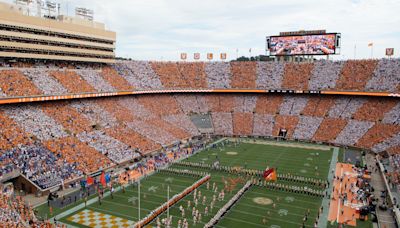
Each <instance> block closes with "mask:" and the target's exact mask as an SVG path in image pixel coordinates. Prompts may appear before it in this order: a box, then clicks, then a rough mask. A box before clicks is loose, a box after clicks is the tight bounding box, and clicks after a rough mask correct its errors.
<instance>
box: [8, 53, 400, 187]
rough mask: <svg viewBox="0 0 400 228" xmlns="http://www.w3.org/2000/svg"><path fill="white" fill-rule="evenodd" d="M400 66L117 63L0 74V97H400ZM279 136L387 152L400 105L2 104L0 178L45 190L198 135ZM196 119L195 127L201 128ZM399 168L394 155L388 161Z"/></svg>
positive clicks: (282, 100)
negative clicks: (17, 178) (19, 178)
mask: <svg viewBox="0 0 400 228" xmlns="http://www.w3.org/2000/svg"><path fill="white" fill-rule="evenodd" d="M399 84H400V64H399V61H398V60H387V59H386V60H357V61H352V60H348V61H338V62H331V61H317V62H314V63H300V64H297V63H273V62H231V63H225V62H210V63H200V62H198V63H186V62H147V61H118V62H117V63H116V64H113V65H109V66H101V67H100V66H98V67H86V68H85V67H79V68H78V67H76V68H74V69H72V68H71V67H68V66H67V67H60V66H57V67H54V66H53V67H35V66H33V65H31V66H29V67H26V66H24V67H19V68H16V67H7V68H1V69H0V98H1V97H2V98H5V97H14V96H31V95H44V94H46V95H50V94H51V95H56V94H68V93H78V94H79V93H87V92H112V91H126V90H133V89H143V90H155V89H166V88H169V89H177V88H180V89H187V88H189V89H202V88H205V89H210V88H245V89H295V90H307V89H308V90H320V89H323V90H340V91H345V90H351V91H385V92H399V88H400V85H399ZM199 116H200V117H201V116H203V117H201V118H200V119H199V121H200V122H201V121H202V120H201V119H202V118H203V119H204V118H205V117H207V118H208V116H209V117H210V120H211V124H208V125H209V126H210V127H207V128H211V129H212V132H211V133H214V134H217V135H228V136H231V135H249V136H278V135H279V133H280V131H281V130H282V129H285V130H286V131H287V137H288V138H289V139H298V140H307V141H321V142H326V143H335V144H339V145H346V146H356V147H360V148H365V149H369V150H372V151H374V152H381V151H389V152H391V153H393V154H395V153H396V152H398V151H399V146H400V101H399V99H397V98H391V97H384V98H382V97H368V96H338V95H335V96H333V95H332V96H328V95H319V94H309V95H303V94H252V93H249V94H243V93H164V94H157V93H156V94H144V95H137V96H120V97H103V98H91V99H77V100H70V101H55V102H41V103H39V102H38V103H24V104H15V105H2V106H0V164H1V166H0V178H1V177H2V176H4V175H6V174H7V173H10V172H13V171H14V170H19V171H20V172H21V173H22V174H24V175H25V176H26V177H27V178H29V179H30V180H31V181H32V182H34V183H36V184H37V185H38V186H40V187H41V188H43V189H46V188H49V187H52V186H55V185H57V184H59V183H60V182H61V181H62V180H64V181H68V180H71V179H74V178H76V177H79V176H82V175H84V174H88V173H92V172H95V171H97V170H100V169H102V168H107V167H112V166H114V165H117V164H120V163H124V162H126V161H129V160H132V159H134V158H137V157H139V156H140V155H141V154H147V153H150V152H152V151H155V150H157V149H160V148H162V146H165V145H169V144H172V143H175V142H177V141H179V140H182V139H186V138H190V137H193V136H197V135H200V132H201V131H200V127H198V126H197V125H195V124H194V122H192V120H193V119H196V118H199ZM199 121H197V122H199ZM393 162H394V163H395V164H397V165H398V162H399V158H398V157H395V158H393Z"/></svg>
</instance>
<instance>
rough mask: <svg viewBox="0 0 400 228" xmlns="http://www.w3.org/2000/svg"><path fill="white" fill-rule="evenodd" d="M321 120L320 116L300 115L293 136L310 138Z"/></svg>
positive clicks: (304, 138)
mask: <svg viewBox="0 0 400 228" xmlns="http://www.w3.org/2000/svg"><path fill="white" fill-rule="evenodd" d="M321 122H322V118H321V117H311V116H300V117H299V123H298V125H297V127H296V130H295V131H294V133H293V138H296V139H303V140H311V139H312V137H313V136H314V135H315V132H316V131H317V130H318V127H319V125H320V124H321Z"/></svg>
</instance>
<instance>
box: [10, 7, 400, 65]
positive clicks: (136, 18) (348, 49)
mask: <svg viewBox="0 0 400 228" xmlns="http://www.w3.org/2000/svg"><path fill="white" fill-rule="evenodd" d="M6 2H12V0H6ZM55 2H58V3H61V9H62V10H61V11H62V13H63V14H67V12H68V14H69V15H73V13H74V8H75V7H86V8H89V9H92V10H94V17H95V21H99V22H103V23H105V24H106V28H107V29H109V30H112V31H115V32H116V33H117V43H116V55H117V56H118V57H125V58H133V59H137V60H179V58H180V53H182V52H185V53H187V54H188V60H193V53H195V52H199V53H201V58H202V59H203V60H205V59H206V53H214V57H218V56H219V53H227V57H228V59H234V58H236V56H237V55H238V56H250V55H251V56H255V55H260V54H265V53H266V51H265V46H266V44H265V38H266V36H270V35H278V34H279V32H282V31H298V30H318V29H325V30H326V31H327V32H338V33H341V34H342V40H341V46H342V48H341V50H340V54H339V55H335V56H331V57H330V58H331V59H354V58H356V59H363V58H371V57H373V58H382V57H384V56H385V48H388V47H391V48H395V57H399V56H400V54H399V53H400V14H399V10H400V0H301V1H300V0H198V1H197V0H114V1H110V0H68V1H66V0H58V1H57V0H55ZM67 9H68V10H67ZM371 42H372V43H373V44H374V45H373V50H372V51H373V52H372V53H371V48H370V47H368V43H371ZM250 49H251V53H250V52H249V50H250Z"/></svg>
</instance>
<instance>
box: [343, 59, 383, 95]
mask: <svg viewBox="0 0 400 228" xmlns="http://www.w3.org/2000/svg"><path fill="white" fill-rule="evenodd" d="M377 63H378V61H377V60H347V61H346V62H345V63H344V65H343V68H342V71H341V72H340V75H339V78H338V80H337V82H336V87H335V88H336V89H338V90H345V91H346V90H356V91H360V90H364V89H365V86H366V85H367V83H368V81H369V80H370V79H371V78H372V74H373V73H374V70H375V68H376V66H377Z"/></svg>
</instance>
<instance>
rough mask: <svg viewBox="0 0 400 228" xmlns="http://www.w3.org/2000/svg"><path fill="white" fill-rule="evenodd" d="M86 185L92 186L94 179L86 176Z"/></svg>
mask: <svg viewBox="0 0 400 228" xmlns="http://www.w3.org/2000/svg"><path fill="white" fill-rule="evenodd" d="M86 183H87V185H92V184H93V183H94V179H93V177H91V176H88V177H87V179H86Z"/></svg>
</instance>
